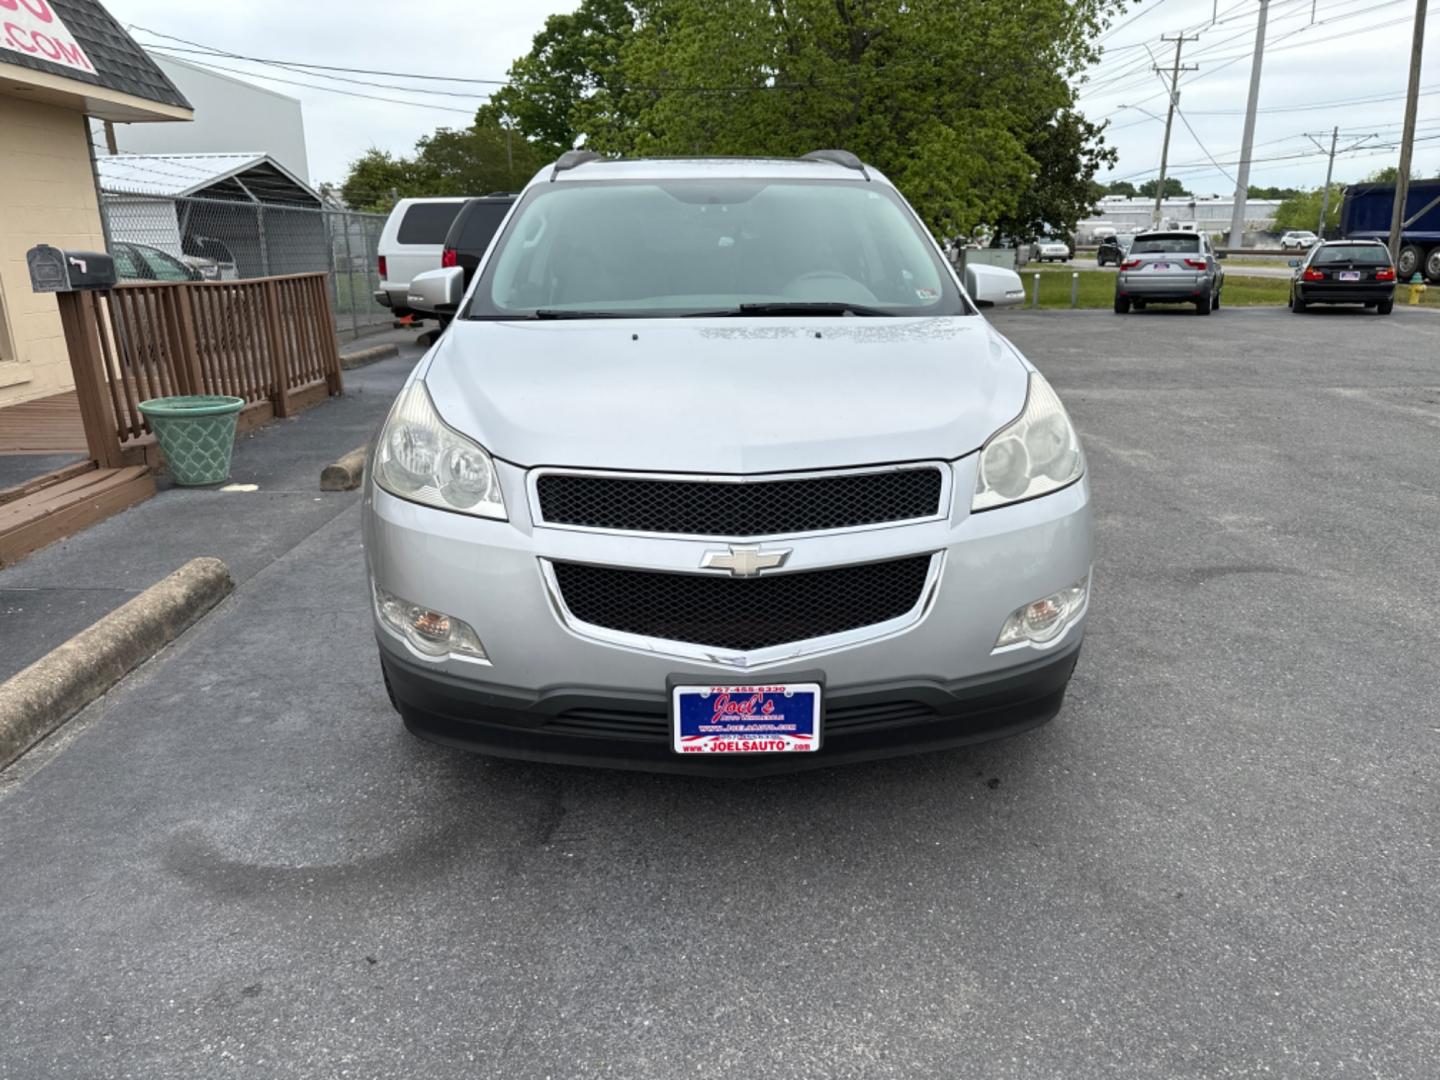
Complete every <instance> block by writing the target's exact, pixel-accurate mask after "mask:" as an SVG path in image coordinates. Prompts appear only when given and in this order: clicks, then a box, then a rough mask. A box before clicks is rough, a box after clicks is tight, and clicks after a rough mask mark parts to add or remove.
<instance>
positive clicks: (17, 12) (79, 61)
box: [0, 0, 95, 75]
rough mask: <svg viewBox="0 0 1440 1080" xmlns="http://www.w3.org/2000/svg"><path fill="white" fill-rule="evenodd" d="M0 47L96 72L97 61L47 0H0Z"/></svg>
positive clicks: (62, 65)
mask: <svg viewBox="0 0 1440 1080" xmlns="http://www.w3.org/2000/svg"><path fill="white" fill-rule="evenodd" d="M0 49H9V50H11V51H12V52H20V53H25V54H26V55H27V56H33V57H34V58H35V59H36V60H48V61H50V63H52V64H59V65H60V66H61V67H68V68H74V69H75V70H76V71H86V72H89V73H90V74H92V75H93V74H94V73H95V65H94V64H92V63H90V58H89V57H88V56H86V55H85V50H84V49H82V48H81V47H80V43H79V42H78V41H76V40H75V39H74V37H72V36H71V34H70V31H69V29H68V28H67V27H66V26H65V24H64V23H63V22H61V21H60V16H59V15H56V14H55V10H54V9H53V8H52V7H51V6H50V5H49V4H47V3H46V2H45V0H0Z"/></svg>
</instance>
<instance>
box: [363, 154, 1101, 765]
mask: <svg viewBox="0 0 1440 1080" xmlns="http://www.w3.org/2000/svg"><path fill="white" fill-rule="evenodd" d="M412 291H415V292H416V293H417V294H420V295H421V296H422V298H424V299H425V300H426V302H427V303H430V304H432V305H435V306H437V307H438V306H440V305H448V304H455V305H456V306H457V314H456V318H455V320H454V322H453V323H452V324H451V326H450V329H449V330H448V331H447V332H446V333H445V334H444V335H443V336H442V337H441V338H440V339H439V341H438V342H437V344H436V345H435V346H434V347H433V348H432V349H431V350H430V352H429V353H428V354H427V355H426V356H425V357H424V359H422V360H421V362H420V363H419V364H418V365H417V366H416V368H415V370H414V371H413V373H412V374H411V376H410V379H409V381H408V382H407V384H406V386H405V387H404V389H403V390H402V391H401V393H400V395H399V397H398V399H397V400H396V402H395V404H394V406H393V407H392V409H391V411H390V414H389V417H388V418H387V419H386V421H385V423H384V425H383V427H382V430H381V432H380V435H379V437H378V438H377V439H376V440H375V443H374V448H373V450H372V452H371V458H370V461H369V468H368V470H367V476H366V483H365V489H364V531H365V553H366V559H367V562H368V570H369V582H370V588H371V598H372V600H373V610H374V625H375V634H376V638H377V641H378V643H379V648H380V661H381V667H382V669H383V673H384V679H385V684H386V687H387V689H388V691H389V693H390V696H391V701H392V702H393V703H394V705H395V706H396V708H397V709H398V711H399V712H400V714H401V716H402V717H403V718H404V721H405V723H406V725H407V726H408V727H409V728H410V730H411V731H413V732H415V733H417V734H419V735H421V736H424V737H426V738H429V739H434V740H437V741H440V742H445V743H450V744H454V745H460V746H467V747H473V748H476V749H480V750H483V751H486V752H490V753H496V754H501V755H512V756H516V757H523V758H530V759H536V760H545V761H562V762H572V763H588V764H600V765H609V766H618V767H630V768H645V769H657V770H679V771H692V772H705V773H712V774H722V775H735V774H742V775H753V774H756V773H763V772H770V771H776V770H782V769H790V768H798V767H804V766H819V765H825V764H831V763H836V762H843V761H851V760H855V759H859V758H866V757H874V756H883V755H888V754H895V753H902V752H907V751H914V750H930V749H938V748H942V747H947V746H954V745H958V744H961V743H967V742H972V741H976V740H980V739H987V738H994V737H997V736H1002V735H1008V734H1011V733H1014V732H1018V731H1021V730H1024V729H1026V728H1030V727H1033V726H1036V725H1038V724H1041V723H1044V722H1045V721H1047V720H1049V719H1050V718H1051V717H1053V716H1054V715H1055V714H1056V712H1057V711H1058V710H1059V708H1060V706H1061V701H1062V698H1063V696H1064V693H1065V688H1066V685H1067V683H1068V682H1069V680H1070V675H1071V671H1072V670H1073V668H1074V666H1075V662H1076V658H1077V657H1078V655H1079V650H1080V641H1081V636H1082V634H1083V633H1084V627H1085V616H1086V611H1087V609H1088V604H1089V596H1090V569H1091V559H1092V551H1091V508H1090V488H1089V481H1088V477H1087V474H1086V470H1085V459H1084V455H1083V454H1082V452H1081V448H1080V443H1079V440H1078V438H1077V436H1076V433H1075V429H1074V428H1073V427H1072V426H1071V423H1070V420H1069V418H1068V417H1067V416H1066V413H1065V409H1064V407H1063V406H1062V405H1061V403H1060V400H1059V398H1058V397H1057V396H1056V394H1055V391H1054V390H1053V389H1052V388H1051V386H1050V384H1049V383H1048V382H1047V381H1046V379H1045V377H1044V376H1043V375H1041V374H1040V372H1039V371H1037V370H1036V369H1035V368H1034V366H1033V365H1031V363H1030V362H1029V361H1028V360H1026V359H1025V358H1024V357H1023V356H1021V354H1020V353H1019V352H1018V351H1017V350H1016V349H1015V347H1014V346H1013V345H1011V344H1010V342H1009V341H1007V340H1006V339H1005V338H1004V337H1003V336H1001V335H1000V334H999V333H998V332H997V331H996V330H995V329H994V327H992V326H990V325H989V324H988V323H987V322H986V321H985V319H984V318H983V317H982V316H980V315H979V314H978V312H977V311H976V310H975V308H974V306H973V305H972V303H971V302H970V300H969V298H968V297H967V296H966V294H965V291H964V289H963V288H962V287H961V284H960V282H959V280H958V279H957V277H956V275H955V273H954V271H953V269H952V268H951V267H950V265H949V264H948V263H947V262H946V260H945V259H944V258H943V257H942V255H941V252H940V250H939V248H938V247H937V246H936V244H935V242H934V241H933V240H932V239H931V237H930V235H929V233H928V232H927V231H926V229H925V228H924V226H923V224H922V223H921V222H920V220H919V219H918V217H917V216H916V215H915V213H914V211H913V210H911V208H910V207H909V205H908V204H907V203H906V202H905V200H904V199H903V198H902V197H901V196H900V194H899V192H897V191H896V190H895V188H894V187H893V186H892V185H891V184H890V182H889V181H888V180H886V179H885V177H884V176H882V175H881V174H879V173H878V172H876V171H875V170H874V169H873V168H870V167H869V166H866V165H863V164H862V163H861V162H860V161H859V160H858V159H856V158H855V157H854V156H853V155H850V154H847V153H844V152H842V151H820V152H817V153H815V154H811V155H807V156H806V157H805V158H802V159H799V160H723V161H722V160H603V159H599V158H598V157H597V156H596V155H594V154H593V153H587V152H580V151H572V152H570V153H568V154H566V155H564V156H563V157H561V158H560V160H559V161H557V162H556V163H555V164H554V165H553V166H550V167H547V168H546V169H545V170H544V171H542V172H541V173H540V174H539V175H537V176H536V177H535V179H534V180H532V181H531V183H530V184H529V185H528V186H527V187H526V189H525V190H524V192H523V193H522V194H521V196H520V199H519V201H518V202H517V204H516V206H515V209H514V211H513V212H512V213H511V215H510V217H509V218H508V219H507V221H506V224H505V226H504V227H503V229H502V231H501V233H500V235H499V236H498V237H497V238H496V240H495V241H494V243H493V244H492V245H491V246H490V248H489V250H488V251H487V252H486V254H485V256H484V257H483V259H482V260H481V263H480V265H479V269H478V271H477V273H476V275H475V277H474V280H473V282H472V284H471V286H470V288H469V290H468V293H467V292H465V291H464V288H463V271H462V270H461V269H460V268H458V267H455V268H446V269H441V270H437V271H434V272H432V273H429V274H425V275H422V276H421V277H419V278H417V279H416V280H415V281H414V282H412Z"/></svg>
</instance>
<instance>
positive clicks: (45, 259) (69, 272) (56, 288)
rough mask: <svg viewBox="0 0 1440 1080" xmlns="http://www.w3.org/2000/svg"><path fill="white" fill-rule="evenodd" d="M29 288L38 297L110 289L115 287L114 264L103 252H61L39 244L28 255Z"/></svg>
mask: <svg viewBox="0 0 1440 1080" xmlns="http://www.w3.org/2000/svg"><path fill="white" fill-rule="evenodd" d="M25 262H26V263H27V264H28V265H29V267H30V288H31V289H33V290H34V291H35V292H37V293H47V292H74V291H75V290H76V289H108V288H110V287H111V286H112V285H114V284H115V260H114V259H112V258H111V257H110V256H109V255H107V254H105V252H103V251H61V250H60V249H59V248H53V247H51V246H50V245H49V244H40V245H38V246H36V247H33V248H31V249H30V250H29V251H27V252H26V253H25Z"/></svg>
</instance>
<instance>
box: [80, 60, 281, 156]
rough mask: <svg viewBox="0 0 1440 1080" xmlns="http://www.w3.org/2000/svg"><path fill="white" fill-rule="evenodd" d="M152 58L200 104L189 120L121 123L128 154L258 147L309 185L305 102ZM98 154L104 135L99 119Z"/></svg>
mask: <svg viewBox="0 0 1440 1080" xmlns="http://www.w3.org/2000/svg"><path fill="white" fill-rule="evenodd" d="M150 58H151V59H152V60H154V61H155V63H156V64H158V65H159V66H160V70H161V71H163V72H165V74H166V75H167V76H169V78H170V81H171V82H173V83H174V84H175V86H176V88H177V89H179V91H180V92H181V93H182V94H184V95H185V97H186V98H188V99H189V101H190V104H191V105H193V106H194V107H195V119H194V121H192V122H191V123H188V124H116V125H115V142H116V146H117V148H118V149H119V150H120V152H121V153H129V154H228V153H235V152H237V151H250V150H256V151H260V152H263V153H267V154H269V155H270V156H271V157H272V158H274V159H275V160H276V161H278V162H279V163H280V164H281V165H283V166H285V168H287V169H289V170H290V171H291V172H292V173H294V174H295V175H296V176H298V177H299V178H300V179H301V180H303V181H305V182H306V183H307V184H308V183H309V182H310V162H309V160H308V158H307V157H306V152H305V122H304V119H303V117H302V116H301V114H300V102H299V101H297V100H296V99H295V98H292V97H287V96H286V95H284V94H277V93H275V91H273V90H266V89H265V88H263V87H260V86H256V85H255V84H254V83H248V82H244V81H242V80H240V79H232V78H230V76H228V75H221V74H219V73H217V72H213V71H206V70H205V69H204V68H200V67H196V66H195V65H194V64H187V63H186V62H185V61H183V60H175V59H172V58H171V57H168V56H159V55H156V54H154V53H152V54H150ZM92 141H93V142H94V144H95V147H96V151H97V153H104V152H105V134H104V131H103V129H102V127H101V125H99V124H98V123H96V124H94V138H93V140H92Z"/></svg>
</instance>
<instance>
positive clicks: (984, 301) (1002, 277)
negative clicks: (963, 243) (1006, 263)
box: [965, 263, 1025, 307]
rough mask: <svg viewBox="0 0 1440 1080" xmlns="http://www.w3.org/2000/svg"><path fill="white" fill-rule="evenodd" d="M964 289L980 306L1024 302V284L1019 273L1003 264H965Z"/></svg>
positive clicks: (1009, 305) (1010, 304)
mask: <svg viewBox="0 0 1440 1080" xmlns="http://www.w3.org/2000/svg"><path fill="white" fill-rule="evenodd" d="M965 291H966V292H968V293H969V294H970V299H971V300H974V301H975V303H976V304H978V305H979V306H980V307H1013V306H1014V305H1015V304H1023V303H1024V302H1025V285H1024V283H1023V282H1022V281H1021V280H1020V275H1019V274H1017V273H1016V272H1015V271H1014V270H1007V269H1005V268H1004V267H1003V266H987V265H986V264H984V263H971V264H969V265H967V266H966V267H965Z"/></svg>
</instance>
